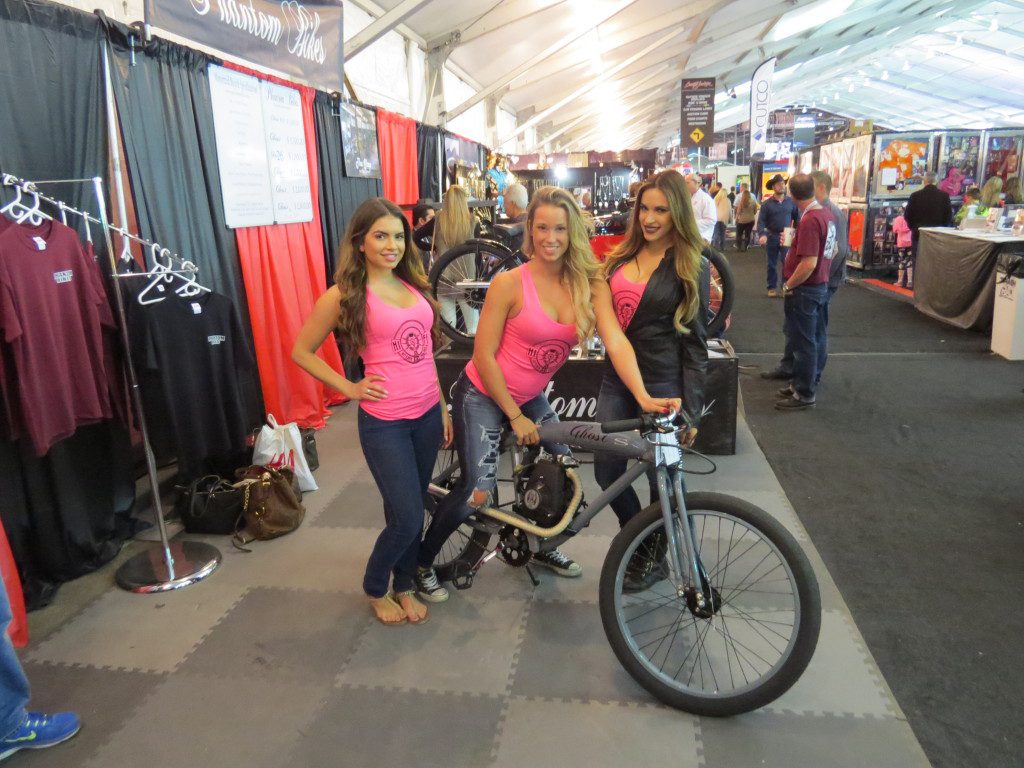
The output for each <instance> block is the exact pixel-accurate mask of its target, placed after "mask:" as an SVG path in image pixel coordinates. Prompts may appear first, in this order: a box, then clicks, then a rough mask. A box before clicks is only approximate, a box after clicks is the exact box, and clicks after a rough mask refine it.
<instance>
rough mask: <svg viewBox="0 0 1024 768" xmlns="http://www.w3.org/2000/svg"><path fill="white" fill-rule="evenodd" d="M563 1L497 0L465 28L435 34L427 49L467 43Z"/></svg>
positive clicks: (563, 1) (563, 0) (564, 0)
mask: <svg viewBox="0 0 1024 768" xmlns="http://www.w3.org/2000/svg"><path fill="white" fill-rule="evenodd" d="M565 2H566V0H505V1H504V2H499V3H498V5H497V6H496V7H494V8H492V9H491V10H490V11H488V12H487V13H485V14H484V15H483V16H481V17H480V18H478V19H477V20H476V21H475V22H472V23H470V24H469V25H468V26H466V27H465V28H461V27H456V28H455V29H452V30H450V31H448V32H446V33H444V34H442V35H435V36H434V37H433V38H431V39H430V41H429V42H428V43H427V49H428V50H429V49H431V48H436V47H438V46H439V45H445V44H446V43H454V44H455V45H467V44H469V43H472V42H473V41H475V40H477V39H479V38H481V37H483V36H484V35H489V34H491V33H492V32H498V31H502V30H504V29H505V28H506V27H508V26H509V25H510V24H515V23H517V22H520V21H523V20H524V19H528V18H530V17H531V16H535V15H537V14H538V13H543V12H544V11H546V10H548V9H549V8H554V7H555V6H556V5H562V4H563V3H565Z"/></svg>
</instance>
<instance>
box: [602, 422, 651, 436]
mask: <svg viewBox="0 0 1024 768" xmlns="http://www.w3.org/2000/svg"><path fill="white" fill-rule="evenodd" d="M643 426H644V419H643V418H639V419H617V420H615V421H603V422H601V431H602V432H604V433H605V434H606V435H610V434H611V433H612V432H631V431H633V430H634V429H643Z"/></svg>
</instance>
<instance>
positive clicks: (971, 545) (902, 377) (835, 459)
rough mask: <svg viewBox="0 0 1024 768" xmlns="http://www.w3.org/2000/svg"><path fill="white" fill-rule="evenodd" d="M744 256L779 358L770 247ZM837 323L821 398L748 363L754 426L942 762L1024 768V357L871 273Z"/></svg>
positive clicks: (743, 302) (757, 354) (778, 310)
mask: <svg viewBox="0 0 1024 768" xmlns="http://www.w3.org/2000/svg"><path fill="white" fill-rule="evenodd" d="M729 256H730V260H731V262H732V265H733V268H734V271H735V273H736V276H737V282H738V283H739V289H738V292H737V293H738V295H737V303H736V307H737V309H736V314H735V317H734V320H733V324H732V327H731V328H730V330H729V338H730V339H731V340H732V342H733V345H734V346H735V348H736V350H737V352H739V353H740V362H741V364H743V365H750V366H755V365H756V366H760V368H761V369H762V370H763V369H767V368H769V367H772V366H774V365H775V363H776V362H777V359H778V353H779V352H780V351H781V348H782V335H781V330H780V328H781V317H782V300H781V299H769V298H767V297H766V296H765V291H764V263H763V260H764V256H763V252H761V251H759V250H751V251H749V252H747V253H744V254H740V253H735V252H730V253H729ZM830 337H831V342H832V343H831V349H832V352H833V355H832V356H831V357H830V360H829V364H828V367H827V369H826V371H825V375H824V379H823V382H822V386H821V389H820V390H819V393H818V405H817V406H816V408H815V409H813V410H810V411H804V412H799V413H780V412H778V411H776V410H775V409H774V407H773V404H774V401H775V391H776V389H777V388H778V387H779V385H780V383H779V382H774V381H764V380H762V379H760V378H758V377H757V376H756V372H754V373H753V375H750V376H743V377H742V379H741V380H742V391H743V399H744V404H745V407H746V416H747V419H748V421H749V423H750V426H751V429H752V430H753V432H754V435H755V437H756V438H757V441H758V443H759V444H760V446H761V448H762V450H763V451H764V452H765V454H766V455H767V457H768V460H769V462H770V464H771V465H772V468H773V469H774V470H775V472H776V474H777V476H778V479H779V481H780V482H781V484H782V486H783V488H784V489H785V491H786V493H787V495H788V496H789V498H790V500H791V501H792V503H793V505H794V507H795V508H796V511H797V513H798V514H799V516H800V519H801V521H802V522H803V524H804V525H805V526H806V528H807V529H808V532H809V533H810V535H811V538H812V540H813V541H814V543H815V545H816V546H817V548H818V550H819V551H820V553H821V555H822V557H823V559H824V561H825V564H826V565H827V567H828V569H829V571H830V572H831V573H832V575H833V577H834V578H835V580H836V583H837V584H838V586H839V589H840V591H841V592H842V595H843V597H844V598H845V599H846V602H847V604H848V605H849V607H850V609H851V611H852V613H853V616H854V619H855V621H856V623H857V625H858V627H859V628H860V629H861V631H862V632H863V634H864V637H865V640H866V642H867V644H868V647H869V649H870V651H871V652H872V654H873V655H874V657H875V659H876V661H877V662H878V664H879V667H880V668H881V670H882V672H883V674H884V675H885V678H886V680H887V682H888V683H889V685H890V686H891V688H892V691H893V693H894V694H895V696H896V699H897V701H898V702H899V704H900V706H901V707H902V709H903V711H904V712H905V713H906V714H907V716H908V718H909V719H910V723H911V725H912V727H913V729H914V732H915V734H916V735H917V737H918V738H919V739H920V741H921V743H922V746H923V747H924V749H925V751H926V753H927V755H928V757H929V759H930V760H931V761H932V763H933V765H935V766H936V767H940V766H986V768H996V766H1006V767H1007V768H1009V767H1010V766H1020V765H1021V760H1022V758H1021V755H1022V754H1024V707H1021V706H1020V691H1021V690H1022V689H1024V664H1022V663H1021V661H1022V658H1024V657H1022V653H1021V638H1022V637H1024V611H1022V610H1021V595H1022V594H1024V567H1022V558H1024V509H1022V500H1024V440H1022V439H1021V429H1022V427H1024V394H1022V392H1021V388H1022V387H1024V363H1010V362H1007V361H1005V360H1003V359H1002V358H999V357H996V356H993V355H991V354H990V353H989V352H988V338H987V336H984V335H981V334H975V333H967V332H962V331H959V330H957V329H954V328H951V327H948V326H945V325H942V324H940V323H938V322H935V321H932V320H930V319H928V318H926V317H925V316H924V315H922V314H920V313H919V312H917V311H916V310H915V309H914V308H913V307H912V306H910V305H908V304H906V303H904V302H901V301H899V300H898V299H895V298H889V297H887V296H883V295H879V294H878V293H876V292H874V291H869V290H866V289H864V288H861V287H857V286H855V285H847V286H844V287H843V288H842V289H841V290H840V292H839V293H838V294H837V296H836V299H835V302H834V304H833V307H832V313H831V329H830ZM765 353H767V354H765Z"/></svg>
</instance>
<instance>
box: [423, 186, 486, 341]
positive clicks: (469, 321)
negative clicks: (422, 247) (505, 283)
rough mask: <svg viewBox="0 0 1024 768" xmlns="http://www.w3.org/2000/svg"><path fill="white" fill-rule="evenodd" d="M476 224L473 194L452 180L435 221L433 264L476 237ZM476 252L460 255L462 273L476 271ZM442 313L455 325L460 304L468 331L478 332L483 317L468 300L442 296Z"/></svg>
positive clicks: (448, 321)
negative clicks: (451, 250)
mask: <svg viewBox="0 0 1024 768" xmlns="http://www.w3.org/2000/svg"><path fill="white" fill-rule="evenodd" d="M475 234H476V228H475V226H474V224H473V214H472V212H471V211H470V210H469V195H468V194H467V193H466V190H465V189H464V188H463V187H460V186H459V185H458V184H452V186H450V187H448V191H447V192H445V193H444V202H443V203H442V204H441V212H440V213H438V214H437V217H436V220H435V222H434V241H433V246H432V247H433V250H432V252H431V259H430V261H431V264H433V262H434V261H436V260H437V259H438V258H439V257H440V256H443V255H444V254H445V253H446V252H447V251H449V250H450V249H452V248H454V247H455V246H457V245H462V244H463V243H464V242H466V241H467V240H469V239H470V238H472V237H474V235H475ZM473 258H474V257H473V254H467V255H465V256H462V257H460V258H459V259H458V262H459V266H460V267H461V269H462V270H463V272H462V274H465V275H472V274H474V261H473ZM440 305H441V316H442V317H443V318H444V320H445V322H446V323H448V325H450V326H452V327H453V328H455V327H457V326H458V322H457V315H456V306H458V311H461V312H462V322H463V323H464V324H465V328H466V333H468V334H473V333H476V324H477V321H478V320H479V318H480V311H479V310H478V309H477V308H476V307H474V306H472V305H471V304H470V303H469V302H468V301H463V300H458V301H456V300H455V299H450V298H442V299H441V300H440Z"/></svg>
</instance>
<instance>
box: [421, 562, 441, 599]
mask: <svg viewBox="0 0 1024 768" xmlns="http://www.w3.org/2000/svg"><path fill="white" fill-rule="evenodd" d="M416 591H417V592H418V593H419V596H420V597H422V598H423V599H424V600H426V601H427V602H428V603H443V602H444V601H445V600H447V599H448V590H447V589H445V588H444V587H442V586H441V582H439V581H438V580H437V571H435V570H434V569H433V568H417V569H416Z"/></svg>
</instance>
